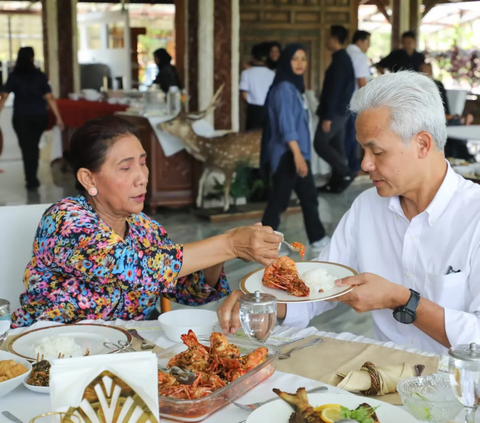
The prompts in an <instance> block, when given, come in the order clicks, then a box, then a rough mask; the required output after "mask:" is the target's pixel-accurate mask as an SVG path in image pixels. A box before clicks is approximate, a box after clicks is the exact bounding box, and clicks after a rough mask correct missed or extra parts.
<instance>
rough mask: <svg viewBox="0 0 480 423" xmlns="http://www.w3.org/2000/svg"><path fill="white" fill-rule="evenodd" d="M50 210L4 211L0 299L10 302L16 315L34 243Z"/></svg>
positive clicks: (31, 207)
mask: <svg viewBox="0 0 480 423" xmlns="http://www.w3.org/2000/svg"><path fill="white" fill-rule="evenodd" d="M48 207H50V204H35V205H28V206H26V205H25V206H6V207H0V298H4V299H6V300H8V301H10V304H11V310H12V311H14V310H16V309H17V308H19V307H20V294H22V293H23V292H25V286H24V285H23V275H24V273H25V268H26V266H27V264H28V263H29V261H30V260H31V259H32V253H33V239H34V237H35V232H36V230H37V227H38V224H39V223H40V219H41V217H42V215H43V213H44V212H45V210H46V209H47V208H48Z"/></svg>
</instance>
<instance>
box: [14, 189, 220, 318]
mask: <svg viewBox="0 0 480 423" xmlns="http://www.w3.org/2000/svg"><path fill="white" fill-rule="evenodd" d="M127 222H128V228H127V232H126V234H125V239H122V238H121V237H120V236H118V235H117V234H116V233H115V232H114V231H113V230H112V229H111V228H110V227H109V226H108V225H107V224H105V223H104V222H103V221H102V220H101V219H100V218H99V217H98V215H97V214H96V213H95V211H94V209H93V208H92V206H91V205H90V204H89V203H88V202H87V200H86V199H85V197H83V196H79V197H76V198H72V197H70V198H65V199H63V200H61V201H59V202H58V203H56V204H54V205H53V206H52V207H50V208H49V209H48V210H47V211H46V212H45V214H44V215H43V217H42V220H41V221H40V225H39V227H38V229H37V233H36V235H35V239H34V243H33V257H32V260H31V262H30V263H29V264H28V266H27V268H26V270H25V278H24V283H25V286H26V288H27V291H26V292H25V293H24V294H22V295H21V296H20V303H21V305H22V307H21V308H20V309H18V310H16V311H15V312H14V313H13V314H12V327H21V326H29V325H31V324H32V323H34V322H35V321H37V320H53V321H56V322H62V323H73V322H76V321H79V320H82V319H104V320H112V319H123V320H132V319H134V320H143V319H146V318H148V316H149V314H150V313H151V312H152V311H153V309H154V308H155V304H156V302H157V300H158V298H159V296H160V294H162V295H163V296H165V297H167V298H168V299H170V300H173V301H176V302H178V303H181V304H186V305H191V306H196V305H201V304H205V303H208V302H210V301H216V300H218V299H219V298H222V297H224V296H227V295H228V294H230V288H229V286H228V283H227V280H226V278H225V273H224V272H223V271H222V274H221V276H220V279H219V281H218V283H217V285H216V287H215V288H212V287H210V286H209V285H208V284H207V282H206V280H205V276H204V274H203V271H200V272H196V273H193V274H191V275H188V276H185V277H182V278H181V279H177V278H176V276H177V275H178V272H179V271H180V269H181V267H182V260H183V246H182V245H178V244H173V243H172V241H171V240H170V239H169V238H168V236H167V233H166V231H165V229H164V228H163V227H162V226H160V225H159V224H158V223H157V222H155V221H154V220H152V219H150V218H149V217H148V216H146V215H145V214H143V213H140V214H136V215H131V216H130V217H129V218H128V219H127Z"/></svg>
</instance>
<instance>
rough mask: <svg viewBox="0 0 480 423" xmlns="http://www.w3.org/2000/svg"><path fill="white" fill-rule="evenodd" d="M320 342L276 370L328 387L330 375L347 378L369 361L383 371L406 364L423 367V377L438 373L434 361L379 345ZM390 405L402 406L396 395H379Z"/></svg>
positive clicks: (436, 359)
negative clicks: (315, 381)
mask: <svg viewBox="0 0 480 423" xmlns="http://www.w3.org/2000/svg"><path fill="white" fill-rule="evenodd" d="M314 338H315V337H314V336H309V337H307V338H305V339H303V340H301V341H298V342H297V343H295V344H291V345H287V346H285V347H283V348H282V349H281V350H282V352H283V353H285V352H288V351H289V350H290V349H292V348H293V347H295V346H298V345H303V344H304V343H307V342H309V341H311V340H312V339H314ZM322 340H323V342H321V343H320V344H317V345H315V346H313V347H308V348H305V349H302V350H298V351H294V352H293V353H292V354H291V357H290V358H288V359H286V360H280V361H278V362H277V370H280V371H282V372H286V373H293V374H296V375H299V376H304V377H308V378H311V379H315V380H318V381H320V382H324V383H329V381H330V378H331V377H332V375H334V374H337V373H341V374H344V375H348V374H349V373H350V372H352V371H354V370H357V371H358V370H359V369H360V368H361V367H362V366H363V364H364V363H366V362H367V361H370V362H372V363H375V366H377V367H382V368H387V369H388V367H389V366H391V365H392V364H396V363H406V364H407V365H408V366H412V367H413V366H414V365H415V364H423V365H424V366H425V370H424V372H423V374H424V375H425V376H426V375H429V374H431V373H436V372H437V370H438V357H437V356H435V357H429V356H424V355H420V354H415V353H411V352H407V351H402V350H397V349H394V348H388V347H384V346H381V345H375V344H366V343H361V342H354V341H341V340H338V339H333V338H328V337H326V336H324V337H322ZM378 399H380V400H382V401H386V402H389V403H391V404H402V401H401V399H400V395H399V394H398V393H394V394H387V395H382V396H380V398H378Z"/></svg>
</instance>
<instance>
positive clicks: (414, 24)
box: [409, 0, 420, 38]
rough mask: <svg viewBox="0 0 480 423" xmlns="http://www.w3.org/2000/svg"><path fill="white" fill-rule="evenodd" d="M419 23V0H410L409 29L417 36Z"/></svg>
mask: <svg viewBox="0 0 480 423" xmlns="http://www.w3.org/2000/svg"><path fill="white" fill-rule="evenodd" d="M419 24H420V2H419V0H410V20H409V27H410V31H413V32H415V35H416V36H417V38H418V36H419V31H418V30H419Z"/></svg>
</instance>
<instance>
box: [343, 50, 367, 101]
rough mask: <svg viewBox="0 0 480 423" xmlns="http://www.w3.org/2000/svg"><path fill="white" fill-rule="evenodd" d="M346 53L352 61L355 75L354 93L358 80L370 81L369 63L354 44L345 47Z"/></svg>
mask: <svg viewBox="0 0 480 423" xmlns="http://www.w3.org/2000/svg"><path fill="white" fill-rule="evenodd" d="M346 50H347V53H348V55H349V56H350V59H352V64H353V72H354V74H355V91H354V92H353V93H354V94H355V92H357V90H358V88H359V87H358V81H357V80H358V79H360V78H365V79H366V80H367V81H368V80H369V79H370V77H371V74H370V61H369V60H368V56H367V55H366V54H365V53H364V52H363V51H362V50H361V49H360V47H358V46H357V45H356V44H350V45H349V46H348V47H347V49H346Z"/></svg>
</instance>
